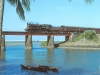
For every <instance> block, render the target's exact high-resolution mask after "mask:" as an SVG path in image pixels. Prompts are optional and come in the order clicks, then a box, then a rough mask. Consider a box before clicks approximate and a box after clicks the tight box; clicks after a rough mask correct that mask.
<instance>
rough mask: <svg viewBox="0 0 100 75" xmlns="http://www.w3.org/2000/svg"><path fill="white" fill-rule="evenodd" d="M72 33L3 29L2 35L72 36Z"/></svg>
mask: <svg viewBox="0 0 100 75" xmlns="http://www.w3.org/2000/svg"><path fill="white" fill-rule="evenodd" d="M70 34H71V33H62V32H60V33H51V32H49V33H47V32H24V31H20V32H18V31H2V35H57V36H60V35H62V36H64V35H65V36H70Z"/></svg>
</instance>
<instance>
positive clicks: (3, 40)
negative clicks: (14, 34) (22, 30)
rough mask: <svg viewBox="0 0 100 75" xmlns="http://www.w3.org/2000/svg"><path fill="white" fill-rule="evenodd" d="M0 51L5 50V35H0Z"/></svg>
mask: <svg viewBox="0 0 100 75" xmlns="http://www.w3.org/2000/svg"><path fill="white" fill-rule="evenodd" d="M1 50H5V35H2V42H1Z"/></svg>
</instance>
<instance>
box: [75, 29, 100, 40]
mask: <svg viewBox="0 0 100 75" xmlns="http://www.w3.org/2000/svg"><path fill="white" fill-rule="evenodd" d="M83 38H85V39H87V40H90V41H95V42H98V40H99V38H98V36H97V35H96V32H95V31H94V30H86V31H84V33H81V34H80V35H79V36H78V37H77V38H75V39H74V41H79V40H81V39H83Z"/></svg>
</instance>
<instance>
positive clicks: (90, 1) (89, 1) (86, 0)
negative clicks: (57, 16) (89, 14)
mask: <svg viewBox="0 0 100 75" xmlns="http://www.w3.org/2000/svg"><path fill="white" fill-rule="evenodd" d="M68 1H69V2H71V1H72V0H68ZM84 1H85V3H86V4H88V3H89V4H91V3H92V2H93V1H94V0H84Z"/></svg>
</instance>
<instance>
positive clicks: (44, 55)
mask: <svg viewBox="0 0 100 75" xmlns="http://www.w3.org/2000/svg"><path fill="white" fill-rule="evenodd" d="M20 64H25V65H32V66H37V65H38V64H42V65H49V66H55V67H59V71H58V72H57V73H55V72H52V71H48V72H47V73H43V72H36V71H30V70H22V69H21V67H20ZM0 75H100V49H99V50H89V49H88V50H83V49H82V50H73V49H65V48H55V49H47V48H42V47H40V43H34V44H33V49H32V50H25V46H23V45H22V46H7V47H6V51H0Z"/></svg>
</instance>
